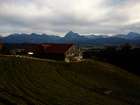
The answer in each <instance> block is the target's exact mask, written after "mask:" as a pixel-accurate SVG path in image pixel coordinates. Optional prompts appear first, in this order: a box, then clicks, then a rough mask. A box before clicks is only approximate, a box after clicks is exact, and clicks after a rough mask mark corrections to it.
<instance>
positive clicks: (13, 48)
mask: <svg viewBox="0 0 140 105" xmlns="http://www.w3.org/2000/svg"><path fill="white" fill-rule="evenodd" d="M5 49H6V51H7V53H8V54H12V55H31V56H33V55H37V54H38V53H39V51H40V45H38V44H5Z"/></svg>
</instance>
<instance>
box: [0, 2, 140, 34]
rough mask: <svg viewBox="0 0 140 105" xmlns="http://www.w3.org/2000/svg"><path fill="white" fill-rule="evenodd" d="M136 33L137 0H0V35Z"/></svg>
mask: <svg viewBox="0 0 140 105" xmlns="http://www.w3.org/2000/svg"><path fill="white" fill-rule="evenodd" d="M70 30H73V31H74V32H78V33H81V34H90V33H93V34H117V33H128V32H130V31H134V32H140V0H0V34H1V35H6V34H10V33H32V32H36V33H47V34H60V35H64V34H65V33H66V32H68V31H70Z"/></svg>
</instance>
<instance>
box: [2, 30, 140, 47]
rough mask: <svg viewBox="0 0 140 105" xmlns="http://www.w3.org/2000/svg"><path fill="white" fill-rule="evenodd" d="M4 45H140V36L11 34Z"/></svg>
mask: <svg viewBox="0 0 140 105" xmlns="http://www.w3.org/2000/svg"><path fill="white" fill-rule="evenodd" d="M1 39H2V41H3V42H4V43H75V44H78V45H93V44H94V45H118V44H123V43H132V44H140V34H139V33H135V32H130V33H128V34H118V35H115V36H107V35H93V34H92V35H80V34H79V33H75V32H73V31H70V32H68V33H67V34H66V35H65V36H64V37H60V36H57V35H48V34H37V33H32V34H26V33H23V34H17V33H15V34H11V35H9V36H7V37H3V38H1Z"/></svg>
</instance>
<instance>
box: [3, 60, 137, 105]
mask: <svg viewBox="0 0 140 105" xmlns="http://www.w3.org/2000/svg"><path fill="white" fill-rule="evenodd" d="M139 81H140V78H139V77H136V76H134V75H132V74H129V73H127V72H125V71H123V70H121V69H119V68H117V67H114V66H112V65H109V64H105V63H101V62H98V61H85V62H81V63H69V64H68V63H64V62H47V61H40V60H32V59H25V58H24V59H22V58H16V57H0V105H139V104H140V100H139V99H140V82H139Z"/></svg>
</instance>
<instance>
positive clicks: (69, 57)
mask: <svg viewBox="0 0 140 105" xmlns="http://www.w3.org/2000/svg"><path fill="white" fill-rule="evenodd" d="M41 46H42V51H43V56H44V57H45V58H49V59H56V60H65V61H66V62H71V61H80V60H81V59H82V54H81V51H80V49H79V48H77V47H76V46H75V45H74V44H42V45H41Z"/></svg>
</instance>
